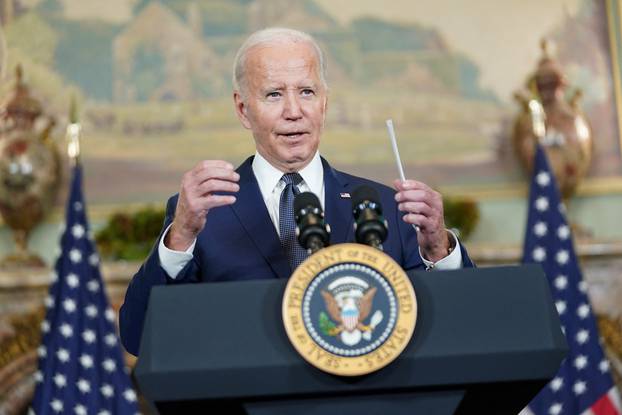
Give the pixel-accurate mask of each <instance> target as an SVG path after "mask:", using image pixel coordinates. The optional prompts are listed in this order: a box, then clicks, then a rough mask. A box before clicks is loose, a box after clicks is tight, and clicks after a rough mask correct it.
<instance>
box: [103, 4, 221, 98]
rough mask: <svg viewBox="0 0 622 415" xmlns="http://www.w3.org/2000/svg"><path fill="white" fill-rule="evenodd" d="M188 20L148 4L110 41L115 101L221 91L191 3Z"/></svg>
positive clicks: (155, 5)
mask: <svg viewBox="0 0 622 415" xmlns="http://www.w3.org/2000/svg"><path fill="white" fill-rule="evenodd" d="M188 17H189V18H190V20H191V21H190V22H185V21H184V20H183V19H181V18H180V17H179V16H178V15H176V14H175V13H173V12H172V11H171V10H170V9H168V8H167V7H165V6H164V5H162V4H161V3H159V2H157V1H153V2H151V3H149V4H148V5H147V6H145V8H143V9H142V10H141V12H140V13H139V14H138V16H136V18H135V19H133V20H132V22H131V23H130V24H129V25H128V26H127V27H126V28H125V29H124V30H123V31H122V32H121V33H120V34H119V35H118V36H117V37H116V38H115V39H114V41H113V71H114V81H113V82H114V99H115V101H116V102H136V101H177V100H191V99H196V98H199V97H201V96H209V95H211V94H212V93H214V91H216V90H218V88H220V87H222V85H220V84H221V83H222V79H221V78H220V77H219V76H214V74H213V72H214V71H215V70H216V67H217V65H216V56H215V54H214V52H213V51H212V50H211V49H210V47H209V46H208V45H207V44H206V43H205V41H204V40H203V38H202V36H201V33H200V27H201V25H200V23H199V22H197V21H196V19H197V13H196V10H194V9H193V8H192V5H191V6H189V9H188Z"/></svg>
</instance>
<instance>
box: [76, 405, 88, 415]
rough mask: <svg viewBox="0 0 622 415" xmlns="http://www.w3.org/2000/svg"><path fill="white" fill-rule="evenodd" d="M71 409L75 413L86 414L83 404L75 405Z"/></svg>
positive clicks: (78, 414) (77, 414)
mask: <svg viewBox="0 0 622 415" xmlns="http://www.w3.org/2000/svg"><path fill="white" fill-rule="evenodd" d="M73 411H74V412H75V413H76V415H88V414H87V412H86V407H85V406H84V405H80V404H78V405H76V406H75V407H74V408H73Z"/></svg>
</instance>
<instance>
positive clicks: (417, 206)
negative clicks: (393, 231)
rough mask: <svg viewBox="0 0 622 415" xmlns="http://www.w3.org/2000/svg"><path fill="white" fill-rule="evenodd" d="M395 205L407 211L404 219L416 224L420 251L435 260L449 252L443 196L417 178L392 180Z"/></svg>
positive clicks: (429, 258)
mask: <svg viewBox="0 0 622 415" xmlns="http://www.w3.org/2000/svg"><path fill="white" fill-rule="evenodd" d="M393 184H394V186H395V189H396V190H397V193H396V194H395V200H396V201H397V203H398V209H399V210H400V211H402V212H406V214H405V215H404V216H403V217H402V219H403V220H404V222H406V223H410V224H412V225H416V226H417V227H418V228H419V229H418V232H417V241H418V242H419V247H420V248H421V253H422V255H423V256H424V257H425V258H426V259H427V260H429V261H433V262H436V261H438V260H440V259H443V258H444V257H446V256H447V255H449V248H450V246H451V244H450V240H451V239H450V238H451V235H450V234H449V233H448V232H447V231H446V229H445V219H444V216H443V197H442V196H441V194H440V193H439V192H437V191H435V190H434V189H432V188H430V187H429V186H428V185H426V184H425V183H422V182H418V181H416V180H405V181H401V180H395V181H394V182H393Z"/></svg>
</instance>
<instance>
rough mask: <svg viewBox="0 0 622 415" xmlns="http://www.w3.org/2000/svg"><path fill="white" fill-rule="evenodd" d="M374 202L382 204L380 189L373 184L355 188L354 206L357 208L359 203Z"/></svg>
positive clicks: (353, 195)
mask: <svg viewBox="0 0 622 415" xmlns="http://www.w3.org/2000/svg"><path fill="white" fill-rule="evenodd" d="M366 200H367V201H369V202H374V203H375V204H377V205H379V204H380V195H378V191H377V190H376V189H374V188H373V187H371V186H366V185H361V186H359V187H357V188H356V189H354V191H353V192H352V208H353V209H354V208H356V207H357V206H358V205H360V204H361V203H363V202H365V201H366Z"/></svg>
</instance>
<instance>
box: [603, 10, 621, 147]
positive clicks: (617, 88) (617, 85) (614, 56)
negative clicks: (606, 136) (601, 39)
mask: <svg viewBox="0 0 622 415" xmlns="http://www.w3.org/2000/svg"><path fill="white" fill-rule="evenodd" d="M614 2H615V4H614ZM617 2H618V0H606V1H605V7H606V9H607V26H608V29H609V48H610V50H611V66H612V68H611V70H612V72H613V90H614V94H615V104H616V114H617V115H618V117H617V120H618V140H619V141H620V152H621V153H622V110H621V107H622V80H621V79H620V56H618V55H619V54H618V46H619V45H620V42H622V39H620V36H618V35H619V34H620V28H619V27H618V25H617V24H616V18H615V17H616V12H617V17H618V19H617V20H618V22H622V8H621V7H620V6H619V5H617V6H616V4H617Z"/></svg>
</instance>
